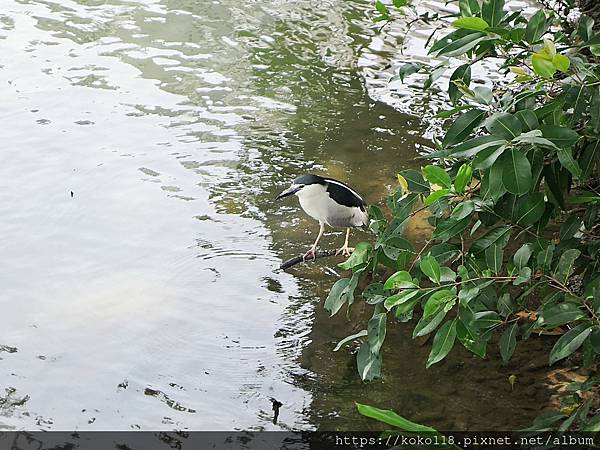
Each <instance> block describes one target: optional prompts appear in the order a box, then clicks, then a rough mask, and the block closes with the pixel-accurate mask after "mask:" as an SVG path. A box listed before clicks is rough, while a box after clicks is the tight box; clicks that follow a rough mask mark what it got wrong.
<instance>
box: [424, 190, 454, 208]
mask: <svg viewBox="0 0 600 450" xmlns="http://www.w3.org/2000/svg"><path fill="white" fill-rule="evenodd" d="M449 193H450V189H439V190H437V191H433V192H432V193H431V194H429V195H428V196H427V197H426V198H425V201H424V202H423V203H424V204H425V206H429V205H432V204H434V203H435V202H437V201H438V200H440V199H442V198H444V197H446V196H447V195H448V194H449Z"/></svg>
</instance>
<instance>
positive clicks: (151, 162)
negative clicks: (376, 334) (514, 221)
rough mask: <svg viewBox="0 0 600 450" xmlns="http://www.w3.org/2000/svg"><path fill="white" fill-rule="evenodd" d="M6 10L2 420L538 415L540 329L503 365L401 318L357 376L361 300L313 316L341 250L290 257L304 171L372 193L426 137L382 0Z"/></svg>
mask: <svg viewBox="0 0 600 450" xmlns="http://www.w3.org/2000/svg"><path fill="white" fill-rule="evenodd" d="M0 5H1V8H0V98H2V102H1V103H0V117H1V119H2V122H1V123H2V126H1V127H0V142H1V143H2V164H0V180H1V181H0V236H1V239H0V254H1V257H0V264H1V267H0V314H1V316H0V317H1V318H2V327H1V331H0V429H30V430H36V429H45V430H50V429H52V430H68V429H82V430H107V429H112V430H130V429H153V430H157V429H201V430H209V429H210V430H227V429H256V430H260V429H267V430H271V429H274V430H280V429H291V428H294V429H298V428H299V429H315V428H321V429H369V428H374V427H377V425H376V424H374V423H373V422H372V421H370V420H367V419H364V418H361V417H360V416H358V414H357V413H356V412H355V407H354V403H353V402H354V401H361V402H366V403H370V404H374V405H379V406H382V407H392V408H395V409H396V410H397V411H399V412H400V413H402V414H405V415H407V416H408V417H411V418H412V419H415V420H423V421H425V422H427V423H429V424H431V425H434V426H438V427H440V428H443V429H452V428H454V429H457V428H459V429H465V428H468V429H477V428H479V429H485V428H487V429H500V428H503V427H504V428H505V427H520V426H523V427H524V426H527V425H528V424H529V421H530V420H531V419H532V418H533V417H535V415H537V413H538V412H539V406H538V404H543V403H544V402H545V401H546V400H547V398H548V395H549V393H548V392H547V391H546V390H545V389H543V388H541V387H540V388H537V387H536V388H534V387H533V381H532V380H534V379H535V383H536V385H537V383H539V382H540V380H539V376H541V375H540V374H539V373H538V372H540V371H541V373H543V370H544V369H542V367H543V365H544V364H545V360H544V363H540V362H536V361H535V358H534V359H532V357H531V354H532V353H534V354H535V346H544V345H547V343H546V342H544V341H536V342H534V343H532V344H531V345H533V346H534V347H533V348H529V350H527V351H525V350H519V351H518V352H517V354H516V356H515V358H514V360H513V361H514V364H512V365H511V366H508V367H503V366H501V365H500V363H499V361H498V359H499V358H498V357H497V355H494V354H492V355H491V359H492V361H491V362H489V363H487V364H482V363H481V362H480V361H478V360H475V359H474V357H472V356H471V355H469V354H467V353H466V352H463V351H461V350H456V351H455V352H454V353H453V354H452V357H451V358H449V359H448V361H446V362H444V363H443V364H440V365H439V366H438V367H436V368H434V369H430V370H425V368H424V362H425V360H426V356H427V353H428V345H427V344H425V345H420V344H422V343H419V342H414V341H412V340H411V339H410V330H408V329H407V327H405V326H403V327H389V328H391V330H390V333H389V337H388V339H387V341H386V344H385V353H384V364H385V367H384V378H383V380H381V381H377V382H374V383H371V384H369V385H364V384H362V383H361V382H360V380H359V378H358V375H357V373H356V369H355V359H354V355H353V354H352V352H351V351H348V350H341V351H339V352H337V353H332V349H333V347H334V346H335V343H336V342H337V341H338V340H339V339H341V338H343V337H345V336H346V335H349V334H351V333H353V332H356V331H357V330H358V329H360V327H361V326H362V324H363V323H364V322H363V321H364V317H366V315H368V314H369V311H368V309H367V308H362V310H361V307H360V306H359V307H357V308H356V310H355V311H354V312H353V313H352V315H351V317H350V318H349V319H348V318H346V317H345V316H344V314H340V317H335V318H333V319H329V318H328V317H327V314H326V312H325V311H324V310H323V307H322V300H323V298H324V297H325V296H326V294H327V290H328V288H329V287H330V286H331V285H332V284H333V282H335V280H336V279H337V277H338V273H336V272H339V270H338V269H336V267H335V263H336V262H339V261H338V260H335V259H329V260H322V261H319V262H318V263H315V264H310V265H302V266H296V267H295V268H294V269H292V270H290V271H289V273H285V272H279V271H277V270H276V269H277V268H278V266H279V264H280V263H281V261H282V260H284V259H287V258H290V257H292V256H295V255H297V254H300V253H301V252H303V251H305V250H306V249H307V248H308V246H309V245H310V244H311V243H312V241H313V240H314V236H315V233H316V231H317V225H316V223H315V222H314V221H313V220H312V219H309V218H308V217H307V216H306V215H305V214H304V213H302V211H301V210H300V209H299V206H298V204H297V202H296V201H295V200H293V199H286V200H285V201H283V202H281V203H276V202H274V197H275V196H276V194H277V193H278V192H279V191H280V190H281V189H283V188H284V187H285V186H286V185H287V184H288V183H289V181H290V180H291V179H293V178H294V177H295V176H296V175H298V174H302V173H310V172H315V173H321V174H328V175H329V176H332V177H335V178H338V179H341V180H344V181H347V182H349V183H351V184H352V185H353V186H354V187H355V188H356V189H357V190H358V191H360V192H361V193H363V194H364V195H365V197H366V199H367V201H368V202H370V203H382V202H383V199H384V198H385V194H386V192H387V190H388V189H389V188H390V186H391V185H392V184H393V183H394V178H395V174H396V172H397V171H398V170H400V169H402V168H405V167H408V166H411V165H412V166H416V165H417V163H416V162H414V161H413V158H414V156H415V155H416V154H417V153H418V152H419V151H421V149H422V147H423V146H424V145H427V135H428V133H429V132H430V131H428V130H429V129H428V126H427V125H425V124H423V123H421V121H420V118H419V117H418V116H419V115H420V114H421V111H422V107H423V105H425V104H427V102H434V101H435V100H434V99H430V98H427V97H425V96H420V97H419V96H417V97H410V98H408V97H407V96H406V93H404V94H402V93H401V92H399V91H398V92H397V93H396V94H397V95H395V96H394V95H392V94H390V92H391V91H390V90H389V89H388V88H387V79H385V78H381V76H380V74H381V70H380V69H384V70H388V69H389V67H388V66H391V67H392V68H391V69H389V70H388V72H390V71H391V72H393V67H394V66H395V65H397V64H399V63H401V62H402V61H401V60H402V59H403V57H401V58H398V56H397V55H395V54H394V50H393V48H394V46H395V45H394V44H395V43H397V42H399V41H400V40H401V39H402V38H403V35H402V33H401V30H400V29H397V30H396V31H395V32H394V30H391V31H390V33H388V34H386V37H385V38H381V37H379V36H376V35H375V31H374V28H373V25H372V24H371V22H370V21H369V18H368V14H370V11H371V8H372V6H371V4H370V2H362V1H350V2H346V1H342V0H320V1H315V0H302V1H273V2H269V1H267V0H256V1H250V2H238V1H231V0H220V1H210V2H209V1H206V2H204V1H203V2H198V1H192V0H162V1H158V0H156V1H152V0H145V1H136V0H80V1H71V0H60V1H58V0H55V1H53V0H44V1H33V0H32V1H28V0H19V1H17V0H1V1H0ZM433 5H434V7H438V8H442V7H441V6H440V5H437V6H436V5H435V4H433ZM421 44H422V42H421ZM418 53H419V52H416V51H415V52H413V57H414V56H415V55H416V57H419V58H424V56H422V55H421V56H419V55H418ZM390 58H391V59H392V60H393V61H392V63H390ZM373 98H375V99H382V100H388V103H394V100H395V101H396V106H403V107H404V110H405V111H407V110H410V111H412V112H413V113H414V114H413V115H408V114H405V113H402V112H399V111H398V110H397V109H394V108H392V107H391V106H388V104H386V103H383V102H379V101H375V100H373ZM424 233H426V228H425V227H424V226H423V225H422V224H421V225H419V224H418V223H417V224H415V226H414V227H413V228H412V229H411V236H412V238H413V239H414V240H415V241H419V240H420V239H422V237H423V235H424ZM367 237H368V236H366V235H364V234H363V235H361V234H360V233H357V232H353V233H352V236H351V239H352V242H356V241H358V240H359V239H361V238H363V239H364V238H367ZM342 241H343V234H342V232H341V231H339V230H338V231H333V232H330V233H329V234H328V235H327V236H326V237H325V238H324V240H323V241H322V242H323V246H324V247H333V246H334V245H340V244H341V243H342ZM530 347H531V346H530ZM519 352H521V353H519ZM528 364H529V365H530V366H531V367H530V369H531V371H533V372H531V373H530V374H529V375H528V374H527V373H521V372H515V371H517V370H522V371H523V370H525V369H523V368H524V367H525V366H527V367H529V366H528ZM519 367H521V368H519ZM536 371H537V372H536ZM512 373H517V375H518V376H519V377H521V378H520V379H522V380H523V383H521V384H518V385H517V388H516V392H515V391H511V389H510V385H509V383H508V381H507V378H508V376H509V375H510V374H512ZM534 375H535V377H538V378H535V377H534ZM519 389H521V390H520V391H519ZM272 399H277V400H278V401H280V402H281V403H282V404H283V406H282V407H281V410H280V414H279V420H278V422H277V423H276V424H274V423H272V414H273V412H272V404H271V400H272ZM492 401H493V402H494V403H493V405H494V411H493V413H490V412H489V409H490V402H492Z"/></svg>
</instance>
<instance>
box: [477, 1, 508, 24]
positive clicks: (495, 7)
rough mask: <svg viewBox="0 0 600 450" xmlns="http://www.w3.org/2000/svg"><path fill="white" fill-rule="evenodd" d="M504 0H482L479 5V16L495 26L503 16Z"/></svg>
mask: <svg viewBox="0 0 600 450" xmlns="http://www.w3.org/2000/svg"><path fill="white" fill-rule="evenodd" d="M503 9H504V0H483V5H482V6H481V17H483V18H484V20H485V21H486V22H487V23H489V24H490V26H492V27H495V26H496V25H498V24H499V23H500V21H501V20H502V17H504V11H503Z"/></svg>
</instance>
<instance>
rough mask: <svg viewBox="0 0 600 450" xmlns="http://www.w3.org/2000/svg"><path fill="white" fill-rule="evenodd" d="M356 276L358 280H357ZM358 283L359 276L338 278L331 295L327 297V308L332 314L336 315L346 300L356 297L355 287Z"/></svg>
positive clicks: (330, 292) (349, 300)
mask: <svg viewBox="0 0 600 450" xmlns="http://www.w3.org/2000/svg"><path fill="white" fill-rule="evenodd" d="M355 278H356V280H355ZM357 284H358V277H354V276H353V277H352V279H349V278H342V279H340V280H337V281H336V282H335V284H334V285H333V286H332V287H331V290H330V291H329V295H327V298H326V299H325V305H324V307H325V309H326V310H327V311H329V314H330V315H331V316H333V315H335V314H336V313H337V312H338V311H339V310H340V308H341V307H342V306H343V305H344V303H346V302H351V301H352V300H353V299H354V289H356V285H357Z"/></svg>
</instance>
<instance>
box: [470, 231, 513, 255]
mask: <svg viewBox="0 0 600 450" xmlns="http://www.w3.org/2000/svg"><path fill="white" fill-rule="evenodd" d="M510 230H511V228H510V227H509V226H508V225H505V226H501V227H497V228H494V229H492V230H490V231H488V232H487V233H486V234H484V235H483V236H482V237H480V238H479V239H477V240H476V241H475V242H473V244H472V245H471V248H470V249H469V251H470V252H471V253H473V254H477V253H480V252H482V251H484V250H485V249H486V248H488V247H489V246H490V245H493V244H496V245H499V246H500V247H504V246H505V245H506V244H507V243H508V240H509V239H510Z"/></svg>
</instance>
